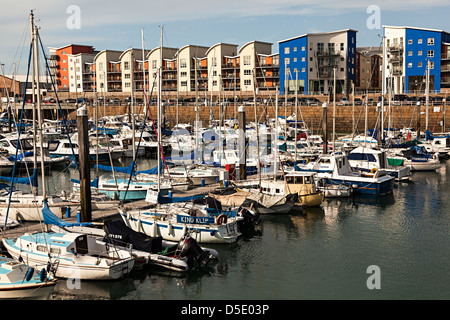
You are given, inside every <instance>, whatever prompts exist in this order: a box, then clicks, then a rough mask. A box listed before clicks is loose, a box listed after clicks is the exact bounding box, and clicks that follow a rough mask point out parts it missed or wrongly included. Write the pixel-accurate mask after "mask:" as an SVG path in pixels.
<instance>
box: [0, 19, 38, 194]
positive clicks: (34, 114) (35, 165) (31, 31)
mask: <svg viewBox="0 0 450 320" xmlns="http://www.w3.org/2000/svg"><path fill="white" fill-rule="evenodd" d="M30 36H31V46H32V47H33V50H34V46H35V43H34V14H33V11H31V13H30ZM31 63H32V68H31V73H32V76H31V87H32V89H31V96H32V100H31V101H32V106H33V111H32V112H33V141H37V137H36V133H37V128H36V104H35V103H36V100H35V94H36V83H35V82H34V81H35V74H34V72H35V70H34V69H35V62H34V59H31ZM38 83H39V81H38ZM5 87H6V86H5ZM24 99H25V97H24ZM8 102H9V101H8ZM19 145H20V140H19ZM17 148H19V146H17ZM33 164H34V168H33V172H34V170H36V168H37V144H36V143H33ZM32 185H33V187H32V190H33V194H34V195H35V196H37V194H38V188H37V186H36V185H35V184H34V183H32Z"/></svg>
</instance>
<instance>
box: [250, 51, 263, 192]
mask: <svg viewBox="0 0 450 320" xmlns="http://www.w3.org/2000/svg"><path fill="white" fill-rule="evenodd" d="M253 50H254V47H253ZM255 58H256V55H255ZM254 65H255V69H256V63H255V64H254ZM252 73H253V108H254V110H255V126H256V155H257V164H256V167H257V168H258V179H259V187H260V188H261V160H260V158H259V151H260V150H259V130H258V116H257V112H256V74H255V70H252Z"/></svg>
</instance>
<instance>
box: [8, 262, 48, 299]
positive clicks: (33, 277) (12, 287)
mask: <svg viewBox="0 0 450 320" xmlns="http://www.w3.org/2000/svg"><path fill="white" fill-rule="evenodd" d="M55 285H56V280H55V279H53V278H52V276H48V274H47V271H46V269H45V268H42V269H41V270H40V271H36V270H35V269H34V268H33V267H30V266H28V265H26V264H25V263H24V262H19V261H17V260H14V259H11V258H8V257H4V256H0V300H48V299H49V298H50V295H51V294H52V293H53V291H54V289H55Z"/></svg>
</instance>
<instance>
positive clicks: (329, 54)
mask: <svg viewBox="0 0 450 320" xmlns="http://www.w3.org/2000/svg"><path fill="white" fill-rule="evenodd" d="M340 55H341V52H340V51H336V50H323V51H316V57H338V56H340Z"/></svg>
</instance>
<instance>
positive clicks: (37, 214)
mask: <svg viewBox="0 0 450 320" xmlns="http://www.w3.org/2000/svg"><path fill="white" fill-rule="evenodd" d="M48 207H49V208H50V210H51V211H52V212H53V213H54V214H55V215H56V216H61V215H63V214H66V212H67V210H69V212H75V211H76V210H77V209H79V208H80V204H79V203H74V202H68V203H65V202H64V203H51V204H49V205H48ZM41 210H42V204H37V205H35V204H18V203H11V205H10V207H9V211H8V204H7V203H6V204H2V205H1V206H0V215H2V216H6V213H7V211H8V218H11V219H13V220H16V221H42V213H41Z"/></svg>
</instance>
